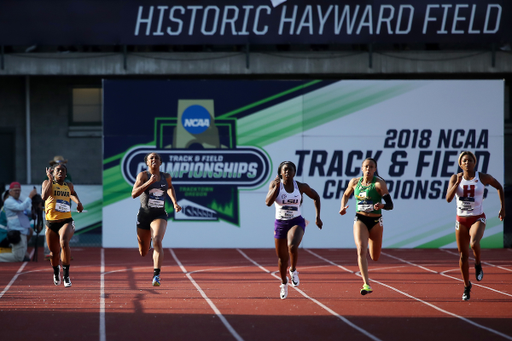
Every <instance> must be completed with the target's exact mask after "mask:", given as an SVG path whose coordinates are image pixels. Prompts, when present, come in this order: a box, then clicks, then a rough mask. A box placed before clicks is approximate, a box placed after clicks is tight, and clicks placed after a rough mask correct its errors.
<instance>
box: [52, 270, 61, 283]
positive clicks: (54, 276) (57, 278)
mask: <svg viewBox="0 0 512 341" xmlns="http://www.w3.org/2000/svg"><path fill="white" fill-rule="evenodd" d="M60 283H61V281H60V271H59V274H58V275H56V274H53V284H55V285H60Z"/></svg>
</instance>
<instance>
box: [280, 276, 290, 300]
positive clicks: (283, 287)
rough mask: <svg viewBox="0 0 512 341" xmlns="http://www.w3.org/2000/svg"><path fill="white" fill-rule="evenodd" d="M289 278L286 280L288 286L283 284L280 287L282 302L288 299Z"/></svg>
mask: <svg viewBox="0 0 512 341" xmlns="http://www.w3.org/2000/svg"><path fill="white" fill-rule="evenodd" d="M288 283H289V281H288V277H287V278H286V284H281V285H280V286H279V289H280V291H279V296H280V297H281V299H282V300H284V299H285V298H286V297H288Z"/></svg>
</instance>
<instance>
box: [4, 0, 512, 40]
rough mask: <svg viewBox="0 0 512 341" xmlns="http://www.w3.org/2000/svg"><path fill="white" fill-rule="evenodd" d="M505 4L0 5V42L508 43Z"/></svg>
mask: <svg viewBox="0 0 512 341" xmlns="http://www.w3.org/2000/svg"><path fill="white" fill-rule="evenodd" d="M511 17H512V3H511V2H510V1H505V0H468V1H459V0H441V1H432V0H415V1H408V0H387V1H383V0H345V1H341V2H340V1H337V0H315V1H312V0H295V1H292V2H283V3H282V4H279V5H277V6H273V2H272V1H271V0H264V1H262V0H257V1H256V0H244V1H240V0H236V1H235V0H215V1H214V0H199V1H193V2H190V1H188V0H175V1H165V0H155V1H151V2H148V1H142V0H123V1H95V0H75V1H68V2H62V1H58V0H40V1H26V0H3V1H2V2H0V45H34V44H38V45H62V44H66V45H68V44H70V45H202V44H207V45H216V44H241V45H245V44H370V43H418V42H419V43H508V42H510V41H509V38H510V32H512V21H511V20H508V19H509V18H511Z"/></svg>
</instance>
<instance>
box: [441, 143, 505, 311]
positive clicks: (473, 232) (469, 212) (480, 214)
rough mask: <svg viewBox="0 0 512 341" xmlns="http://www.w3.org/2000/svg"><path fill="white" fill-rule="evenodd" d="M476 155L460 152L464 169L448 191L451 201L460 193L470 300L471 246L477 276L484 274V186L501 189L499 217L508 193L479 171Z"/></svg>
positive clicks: (459, 229)
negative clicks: (481, 247)
mask: <svg viewBox="0 0 512 341" xmlns="http://www.w3.org/2000/svg"><path fill="white" fill-rule="evenodd" d="M476 161H477V160H476V156H475V154H473V153H472V152H470V151H463V152H462V153H460V155H459V167H460V168H461V169H462V172H461V173H457V174H453V175H452V177H451V178H450V184H449V185H448V190H447V192H446V201H448V202H451V201H452V200H453V198H454V197H457V218H456V222H455V237H456V239H457V248H458V249H459V255H460V259H459V267H460V272H461V274H462V279H463V280H464V293H463V294H462V300H463V301H468V300H469V299H470V295H471V287H472V285H471V282H470V281H469V261H468V259H469V246H471V249H472V250H473V255H474V256H475V275H476V280H477V281H481V280H482V278H483V277H484V272H483V271H482V262H481V259H480V240H481V239H482V237H483V236H484V230H485V213H484V208H483V200H484V190H485V186H486V185H491V186H492V187H494V188H496V189H497V190H498V194H499V196H500V202H501V208H500V211H499V212H498V217H499V218H500V220H501V221H503V218H505V193H504V191H503V187H502V186H501V185H500V183H499V182H498V181H497V180H496V179H495V178H493V177H492V176H491V175H490V174H484V173H480V172H477V171H475V167H476Z"/></svg>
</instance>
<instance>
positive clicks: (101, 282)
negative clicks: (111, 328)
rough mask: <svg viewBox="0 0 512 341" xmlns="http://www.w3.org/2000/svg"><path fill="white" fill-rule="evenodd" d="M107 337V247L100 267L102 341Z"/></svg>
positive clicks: (102, 250) (103, 250)
mask: <svg viewBox="0 0 512 341" xmlns="http://www.w3.org/2000/svg"><path fill="white" fill-rule="evenodd" d="M106 339H107V334H106V328H105V249H104V248H101V269H100V341H105V340H106Z"/></svg>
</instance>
